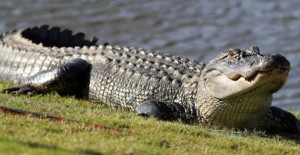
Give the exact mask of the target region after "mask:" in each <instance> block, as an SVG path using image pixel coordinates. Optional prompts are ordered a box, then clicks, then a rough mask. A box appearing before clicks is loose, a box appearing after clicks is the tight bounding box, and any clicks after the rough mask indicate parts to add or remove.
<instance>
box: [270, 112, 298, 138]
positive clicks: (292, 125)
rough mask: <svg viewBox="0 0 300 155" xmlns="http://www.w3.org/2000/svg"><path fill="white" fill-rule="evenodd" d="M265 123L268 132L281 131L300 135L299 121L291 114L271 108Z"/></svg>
mask: <svg viewBox="0 0 300 155" xmlns="http://www.w3.org/2000/svg"><path fill="white" fill-rule="evenodd" d="M266 119H267V122H265V123H264V124H265V126H266V129H267V130H268V131H274V132H276V131H281V132H287V133H297V132H298V133H300V121H299V120H298V119H297V118H296V117H295V116H294V115H293V114H291V113H289V112H287V111H285V110H283V109H280V108H278V107H275V106H271V107H270V109H269V111H268V114H267V117H266Z"/></svg>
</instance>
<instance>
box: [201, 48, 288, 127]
mask: <svg viewBox="0 0 300 155" xmlns="http://www.w3.org/2000/svg"><path fill="white" fill-rule="evenodd" d="M289 70H290V63H289V61H288V60H287V59H286V58H285V57H283V56H281V55H279V54H269V55H262V54H260V52H259V49H258V47H255V46H253V47H251V48H250V49H248V50H246V51H241V50H239V49H231V50H229V51H228V52H227V53H221V54H220V55H219V56H218V57H216V58H215V59H213V60H211V61H210V62H209V63H208V64H207V65H206V66H205V68H204V70H203V71H202V75H201V80H200V83H199V84H200V85H199V87H198V94H197V104H196V106H197V107H198V108H197V109H199V114H200V115H201V116H203V118H204V120H200V121H204V122H206V123H208V124H218V125H220V126H225V127H230V128H231V127H233V128H259V126H260V125H262V124H263V123H264V122H263V121H262V118H264V116H266V114H267V111H268V109H269V108H270V106H271V104H272V94H273V93H274V92H276V91H278V90H279V89H280V88H281V87H282V86H283V85H284V83H285V82H286V80H287V77H288V72H289ZM200 103H202V104H200Z"/></svg>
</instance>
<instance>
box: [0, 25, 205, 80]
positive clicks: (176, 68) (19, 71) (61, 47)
mask: <svg viewBox="0 0 300 155" xmlns="http://www.w3.org/2000/svg"><path fill="white" fill-rule="evenodd" d="M84 37H85V35H84V34H83V33H77V34H72V31H70V30H61V29H60V28H58V27H52V28H49V26H47V25H44V26H41V27H34V28H27V29H24V30H13V31H10V32H6V33H4V34H2V35H1V36H0V80H6V81H13V82H21V83H22V82H24V81H26V80H27V78H28V77H29V76H32V75H34V74H36V73H37V72H39V71H41V70H48V69H51V68H55V67H57V66H59V65H61V64H63V63H65V62H66V61H68V60H71V59H74V58H83V59H85V60H89V61H90V62H91V63H92V64H105V63H115V62H120V63H119V65H122V66H124V65H126V64H129V63H131V64H133V66H132V67H133V68H136V65H138V66H142V67H141V68H143V66H144V68H152V70H153V69H156V70H161V71H162V72H166V74H170V76H172V77H176V78H181V77H182V76H183V75H186V74H195V73H196V74H199V73H200V72H201V70H202V68H203V64H202V63H196V62H194V61H190V60H188V59H182V58H180V57H175V56H170V55H165V54H160V53H158V52H151V51H146V50H144V49H141V48H139V49H136V48H133V47H119V46H110V45H97V44H96V42H97V39H96V38H93V39H91V40H86V39H85V38H84ZM128 66H130V65H128ZM128 66H127V68H128ZM141 71H145V72H149V74H154V72H151V69H146V70H145V69H142V70H141Z"/></svg>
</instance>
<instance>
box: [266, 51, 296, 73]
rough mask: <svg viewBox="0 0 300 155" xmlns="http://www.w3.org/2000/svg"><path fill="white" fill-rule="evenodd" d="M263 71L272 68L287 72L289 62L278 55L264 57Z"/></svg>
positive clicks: (289, 65)
mask: <svg viewBox="0 0 300 155" xmlns="http://www.w3.org/2000/svg"><path fill="white" fill-rule="evenodd" d="M263 65H264V66H263V70H269V69H274V68H281V69H286V70H289V69H290V67H291V64H290V62H289V61H288V60H287V59H286V58H285V57H284V56H282V55H280V54H270V55H266V58H265V61H264V62H263Z"/></svg>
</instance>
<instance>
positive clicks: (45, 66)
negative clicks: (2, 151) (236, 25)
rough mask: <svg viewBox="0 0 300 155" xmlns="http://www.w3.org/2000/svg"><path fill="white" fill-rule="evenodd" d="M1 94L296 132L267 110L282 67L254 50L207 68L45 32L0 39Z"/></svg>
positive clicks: (294, 122) (274, 57)
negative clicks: (50, 96)
mask: <svg viewBox="0 0 300 155" xmlns="http://www.w3.org/2000/svg"><path fill="white" fill-rule="evenodd" d="M0 40H1V41H0V80H2V81H11V82H16V83H17V84H18V86H15V87H11V88H7V89H4V90H3V91H2V92H4V93H10V94H15V95H21V94H24V95H28V96H31V95H34V94H45V93H50V92H56V93H58V94H60V95H61V96H75V97H76V98H81V99H87V100H90V101H91V102H95V103H101V104H107V105H109V106H110V107H112V108H119V109H123V110H127V111H133V112H135V113H137V114H138V115H140V116H144V117H154V118H156V119H158V120H167V121H176V120H179V121H182V122H184V123H189V124H196V123H198V124H202V125H204V126H217V127H221V128H222V127H225V128H233V129H247V130H248V129H249V130H252V129H256V130H264V131H276V132H277V131H279V132H293V133H297V132H299V131H300V121H299V120H298V119H297V118H296V117H295V116H294V115H293V114H291V113H290V112H288V111H285V110H283V109H280V108H278V107H275V106H271V104H272V94H273V93H275V92H277V91H278V90H279V89H280V88H282V86H283V85H284V84H285V82H286V80H287V77H288V72H289V70H290V63H289V61H288V60H287V59H286V58H285V57H284V56H282V55H280V54H266V55H263V54H261V53H260V50H259V48H258V47H257V46H251V47H250V48H249V49H247V50H240V49H238V48H233V49H230V50H229V51H228V52H222V53H221V54H219V55H218V56H217V57H215V58H214V59H212V60H211V61H210V62H209V63H207V64H204V63H202V62H197V61H191V60H188V59H184V58H181V57H177V56H172V55H167V54H162V53H160V52H153V51H149V50H145V49H142V48H135V47H127V46H116V45H115V46H113V45H110V44H108V43H104V44H98V43H97V40H98V39H97V38H95V37H94V38H92V39H91V40H88V39H85V34H84V33H77V34H73V32H72V31H71V30H68V29H61V28H59V27H50V26H47V25H43V26H38V27H32V28H26V29H22V30H12V31H8V32H5V33H2V34H1V36H0Z"/></svg>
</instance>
